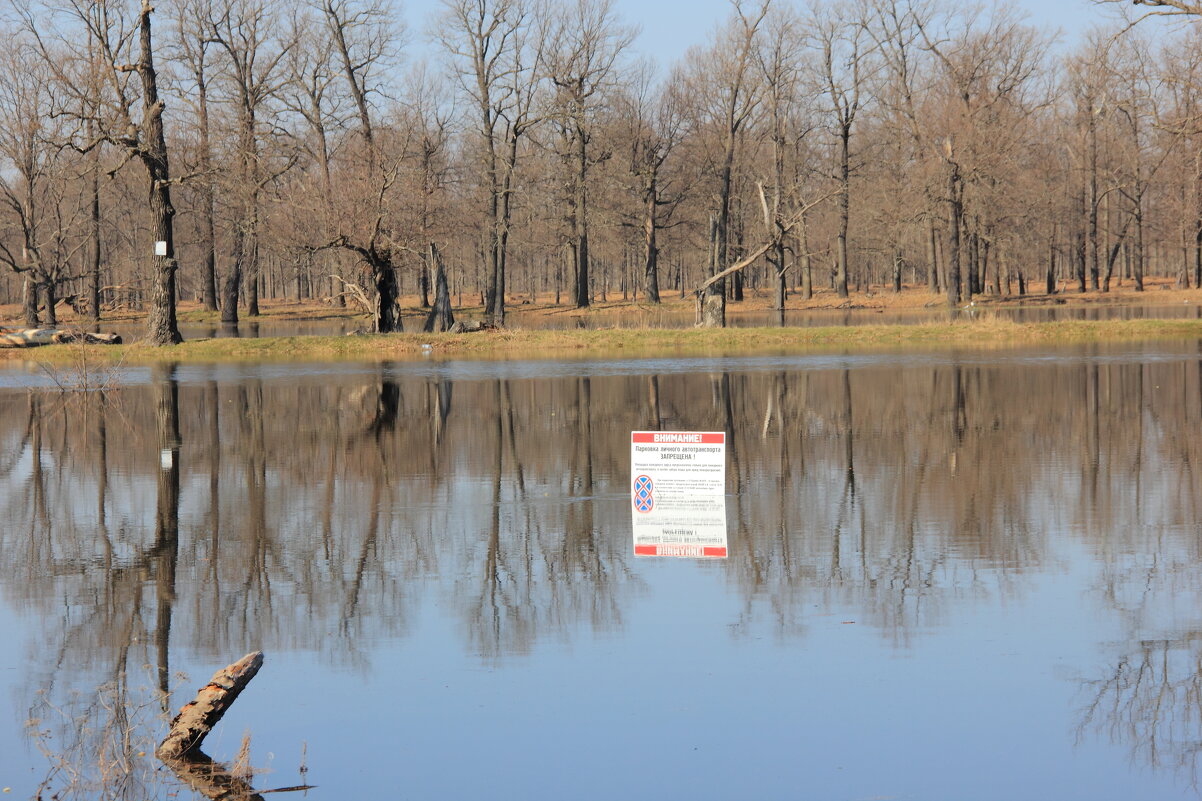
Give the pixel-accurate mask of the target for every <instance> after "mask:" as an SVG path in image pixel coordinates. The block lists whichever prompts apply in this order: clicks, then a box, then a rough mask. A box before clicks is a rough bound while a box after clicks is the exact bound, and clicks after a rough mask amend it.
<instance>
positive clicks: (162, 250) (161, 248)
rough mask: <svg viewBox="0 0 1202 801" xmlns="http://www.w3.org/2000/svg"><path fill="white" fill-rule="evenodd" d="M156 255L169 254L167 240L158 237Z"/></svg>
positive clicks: (155, 246) (155, 248)
mask: <svg viewBox="0 0 1202 801" xmlns="http://www.w3.org/2000/svg"><path fill="white" fill-rule="evenodd" d="M154 255H156V256H166V255H167V240H165V239H158V240H156V241H155V243H154Z"/></svg>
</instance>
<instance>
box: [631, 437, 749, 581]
mask: <svg viewBox="0 0 1202 801" xmlns="http://www.w3.org/2000/svg"><path fill="white" fill-rule="evenodd" d="M630 476H631V479H630V501H631V514H632V515H633V526H634V552H635V555H636V556H684V557H718V558H722V557H725V556H726V555H727V545H726V495H725V493H726V434H725V433H723V432H721V431H633V432H631V434H630Z"/></svg>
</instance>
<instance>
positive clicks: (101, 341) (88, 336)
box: [0, 328, 121, 348]
mask: <svg viewBox="0 0 1202 801" xmlns="http://www.w3.org/2000/svg"><path fill="white" fill-rule="evenodd" d="M67 342H81V343H84V344H87V345H120V344H121V337H120V336H119V335H117V334H93V333H92V332H90V331H71V330H68V329H65V328H25V329H22V330H19V331H10V330H8V329H5V328H0V348H33V347H37V346H38V345H60V344H63V343H67Z"/></svg>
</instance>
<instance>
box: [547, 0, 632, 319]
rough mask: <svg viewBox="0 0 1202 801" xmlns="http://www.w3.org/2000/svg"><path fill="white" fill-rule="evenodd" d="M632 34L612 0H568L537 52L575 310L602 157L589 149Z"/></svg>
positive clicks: (584, 294) (585, 274) (582, 293)
mask: <svg viewBox="0 0 1202 801" xmlns="http://www.w3.org/2000/svg"><path fill="white" fill-rule="evenodd" d="M633 38H634V31H633V29H631V28H629V27H627V26H624V25H622V24H621V23H619V22H618V20H617V17H616V14H615V12H614V9H613V0H570V2H567V3H565V4H563V5H562V6H559V7H558V8H557V11H556V13H555V16H554V18H553V19H552V21H551V29H550V34H549V36H548V37H547V44H546V47H545V49H544V51H543V61H544V65H545V67H544V68H545V70H546V73H547V76H548V77H549V79H550V81H551V84H552V85H553V86H554V92H553V94H552V95H551V97H550V98H549V102H550V106H551V107H550V109H549V110H548V116H549V117H550V118H551V120H552V121H553V123H554V125H555V127H556V129H557V131H558V132H559V136H560V140H561V142H562V144H563V148H564V149H563V152H562V153H561V157H562V158H563V160H564V162H565V163H566V164H567V165H569V169H568V174H569V176H570V178H569V181H568V185H569V186H570V187H571V191H570V193H569V201H568V213H569V216H570V219H571V231H570V233H569V236H568V243H569V244H568V249H569V252H570V253H571V257H572V262H573V267H574V279H575V290H574V292H573V301H574V302H575V304H576V307H577V308H584V307H586V306H588V305H589V304H590V302H591V293H590V289H589V238H588V229H589V213H588V181H589V173H590V171H591V170H592V168H593V167H594V166H596V164H598V163H599V162H600V161H602V160H604V159H605V158H607V157H608V154H607V153H601V154H597V153H595V152H593V151H592V150H591V149H590V145H591V144H592V141H593V137H594V126H595V125H596V115H597V113H598V110H599V108H600V107H601V106H602V104H603V103H604V100H605V98H604V97H603V93H604V92H605V91H606V90H607V89H609V88H610V87H611V85H612V82H613V81H614V80H615V79H616V78H617V68H618V59H619V57H620V56H621V54H622V51H623V50H625V49H626V47H627V46H628V45H629V44H630V42H631V40H632V39H633Z"/></svg>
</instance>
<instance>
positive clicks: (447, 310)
mask: <svg viewBox="0 0 1202 801" xmlns="http://www.w3.org/2000/svg"><path fill="white" fill-rule="evenodd" d="M430 264H431V265H433V266H434V306H433V308H431V309H430V314H429V315H428V316H427V317H426V325H425V327H424V328H423V329H422V330H423V331H425V332H426V333H431V332H433V331H446V330H448V329H449V328H450V327H451V326H453V325H454V324H455V315H454V314H453V313H452V312H451V292H450V290H449V289H448V288H447V271H446V270H444V269H443V266H442V257H440V256H439V255H438V248H437V247H435V246H434V243H433V242H431V243H430Z"/></svg>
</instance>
